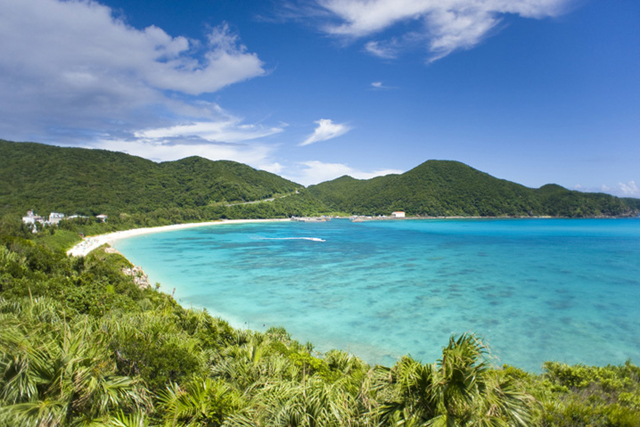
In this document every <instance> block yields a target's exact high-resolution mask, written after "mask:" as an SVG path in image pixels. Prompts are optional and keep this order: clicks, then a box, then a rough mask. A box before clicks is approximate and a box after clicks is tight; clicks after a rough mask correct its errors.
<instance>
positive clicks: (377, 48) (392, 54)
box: [364, 41, 398, 59]
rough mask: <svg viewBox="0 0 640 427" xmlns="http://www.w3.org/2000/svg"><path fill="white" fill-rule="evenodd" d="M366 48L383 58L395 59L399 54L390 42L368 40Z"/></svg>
mask: <svg viewBox="0 0 640 427" xmlns="http://www.w3.org/2000/svg"><path fill="white" fill-rule="evenodd" d="M364 50H366V51H367V52H369V53H370V54H372V55H374V56H377V57H378V58H382V59H395V58H396V57H397V56H398V54H397V49H396V48H394V47H392V46H390V45H388V44H386V45H382V44H381V43H380V42H377V41H370V42H367V44H365V45H364Z"/></svg>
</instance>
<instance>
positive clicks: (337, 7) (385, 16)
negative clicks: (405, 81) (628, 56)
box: [306, 0, 575, 61]
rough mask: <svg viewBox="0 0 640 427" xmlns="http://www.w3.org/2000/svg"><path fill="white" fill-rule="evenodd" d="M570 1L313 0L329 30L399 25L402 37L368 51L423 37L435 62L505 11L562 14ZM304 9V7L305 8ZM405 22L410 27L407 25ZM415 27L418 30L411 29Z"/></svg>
mask: <svg viewBox="0 0 640 427" xmlns="http://www.w3.org/2000/svg"><path fill="white" fill-rule="evenodd" d="M574 2H575V0H450V1H442V0H315V1H314V4H315V5H316V6H317V8H319V9H320V10H322V11H324V12H325V13H328V14H329V15H330V18H328V19H327V18H324V19H323V18H322V16H321V15H320V14H319V13H318V12H314V17H315V18H316V19H319V20H320V22H322V23H321V25H320V27H321V29H322V30H323V31H325V32H326V33H328V34H332V35H335V36H340V37H346V38H350V39H359V38H366V37H373V36H375V35H377V34H381V33H383V32H384V31H386V30H387V29H389V28H392V27H396V26H399V25H400V24H404V25H405V28H404V29H401V31H404V35H402V36H400V37H395V38H389V39H382V40H371V41H368V42H367V43H366V44H365V50H366V51H368V52H369V53H371V54H373V55H375V56H378V57H381V58H385V59H393V58H395V57H396V56H397V55H398V53H399V51H400V50H402V48H403V46H404V45H406V44H407V43H411V42H415V41H416V40H422V41H423V43H425V44H426V46H427V49H428V51H429V59H430V60H431V61H434V60H436V59H439V58H442V57H444V56H446V55H448V54H449V53H451V52H453V51H455V50H459V49H468V48H471V47H473V46H475V45H477V44H478V43H480V42H481V41H482V40H483V39H484V38H485V37H486V36H487V35H488V34H489V32H490V31H491V30H492V29H494V28H495V27H496V26H497V25H498V24H499V23H500V22H501V21H502V19H503V17H504V16H506V15H517V16H520V17H523V18H533V19H541V18H546V17H554V16H558V15H560V14H562V13H563V12H564V11H565V10H566V9H567V7H568V6H569V5H570V4H572V3H574ZM306 10H309V8H307V9H306ZM410 25H413V26H411V27H410V28H411V29H408V28H409V26H410ZM416 26H417V27H418V29H417V30H416Z"/></svg>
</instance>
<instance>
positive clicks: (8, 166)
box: [0, 140, 640, 229]
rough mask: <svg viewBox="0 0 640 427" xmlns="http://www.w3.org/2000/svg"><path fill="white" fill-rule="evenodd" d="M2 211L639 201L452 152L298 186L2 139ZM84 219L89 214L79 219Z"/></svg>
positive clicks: (489, 209)
mask: <svg viewBox="0 0 640 427" xmlns="http://www.w3.org/2000/svg"><path fill="white" fill-rule="evenodd" d="M0 183H1V185H0V216H5V215H10V216H11V217H12V218H18V217H19V216H22V215H24V214H25V213H26V211H27V210H30V209H32V210H35V211H36V212H37V213H39V214H41V215H48V214H49V213H50V212H60V213H64V214H66V215H67V216H69V215H72V214H78V215H84V216H89V217H94V216H95V215H98V214H106V215H108V217H109V222H110V224H111V229H127V228H133V227H140V226H152V225H167V224H175V223H181V222H198V221H211V220H217V219H221V218H288V217H291V216H314V215H323V214H329V215H330V214H341V215H389V214H391V212H393V211H398V210H400V211H405V212H406V213H407V215H410V216H426V217H428V216H485V217H486V216H507V217H508V216H519V217H522V216H524V217H527V216H554V217H598V216H631V215H638V214H639V213H640V200H638V199H621V198H617V197H614V196H611V195H607V194H600V193H582V192H578V191H569V190H567V189H565V188H562V187H560V186H558V185H545V186H543V187H541V188H539V189H532V188H527V187H525V186H522V185H519V184H516V183H513V182H509V181H505V180H501V179H497V178H494V177H492V176H490V175H488V174H486V173H483V172H480V171H478V170H476V169H473V168H471V167H469V166H467V165H464V164H462V163H459V162H452V161H436V160H430V161H427V162H425V163H423V164H421V165H419V166H417V167H415V168H414V169H412V170H410V171H408V172H406V173H403V174H401V175H388V176H384V177H377V178H373V179H370V180H357V179H354V178H351V177H348V176H344V177H341V178H338V179H335V180H333V181H328V182H324V183H321V184H318V185H313V186H310V187H309V188H304V187H303V186H302V185H300V184H296V183H294V182H291V181H289V180H286V179H284V178H281V177H279V176H277V175H274V174H271V173H268V172H265V171H259V170H255V169H253V168H251V167H249V166H246V165H243V164H240V163H236V162H230V161H215V162H214V161H210V160H207V159H203V158H200V157H189V158H186V159H182V160H178V161H174V162H162V163H155V162H153V161H151V160H146V159H142V158H140V157H136V156H131V155H128V154H124V153H116V152H109V151H104V150H88V149H82V148H69V147H66V148H64V147H54V146H49V145H44V144H35V143H15V142H8V141H3V140H0ZM87 225H89V224H88V222H87V221H85V222H84V224H83V226H85V227H86V226H87Z"/></svg>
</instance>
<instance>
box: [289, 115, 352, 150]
mask: <svg viewBox="0 0 640 427" xmlns="http://www.w3.org/2000/svg"><path fill="white" fill-rule="evenodd" d="M314 123H317V124H318V127H316V129H315V130H314V131H313V133H312V134H311V135H309V137H307V139H305V140H304V141H302V142H301V143H300V144H299V145H300V146H304V145H309V144H313V143H314V142H319V141H326V140H328V139H333V138H337V137H339V136H341V135H344V134H345V133H347V132H349V131H350V130H351V127H350V126H348V125H346V124H344V123H333V122H332V121H331V120H330V119H320V120H317V121H315V122H314Z"/></svg>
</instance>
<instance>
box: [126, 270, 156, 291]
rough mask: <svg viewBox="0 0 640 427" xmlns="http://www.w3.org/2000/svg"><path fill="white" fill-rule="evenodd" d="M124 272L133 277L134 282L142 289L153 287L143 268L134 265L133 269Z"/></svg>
mask: <svg viewBox="0 0 640 427" xmlns="http://www.w3.org/2000/svg"><path fill="white" fill-rule="evenodd" d="M122 272H123V273H124V274H126V275H127V276H131V277H133V282H134V283H135V284H136V285H137V286H138V287H139V288H140V289H148V288H150V287H151V283H150V282H149V277H148V276H147V275H146V274H145V272H144V271H143V270H142V268H140V267H138V266H137V265H134V266H133V267H132V268H123V269H122Z"/></svg>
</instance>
